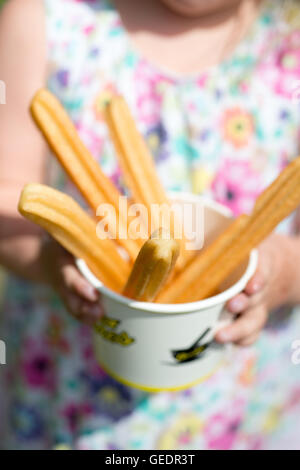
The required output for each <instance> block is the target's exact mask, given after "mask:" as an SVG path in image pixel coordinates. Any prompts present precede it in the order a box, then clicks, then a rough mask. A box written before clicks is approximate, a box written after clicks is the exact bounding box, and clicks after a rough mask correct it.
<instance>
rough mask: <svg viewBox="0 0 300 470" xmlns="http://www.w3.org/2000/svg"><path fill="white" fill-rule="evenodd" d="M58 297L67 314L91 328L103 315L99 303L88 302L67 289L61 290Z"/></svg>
mask: <svg viewBox="0 0 300 470" xmlns="http://www.w3.org/2000/svg"><path fill="white" fill-rule="evenodd" d="M60 296H61V298H62V300H63V302H64V305H65V307H66V309H67V310H68V312H69V313H70V314H71V315H72V316H73V317H74V318H76V320H79V321H81V322H83V323H86V324H87V325H90V326H93V325H94V324H95V323H96V322H97V321H98V320H99V319H100V318H101V317H102V316H103V315H104V312H103V309H102V306H101V303H100V302H89V301H87V300H85V299H83V298H82V297H80V296H79V295H76V294H74V293H73V292H72V291H70V290H69V289H68V288H63V289H62V291H61V292H60Z"/></svg>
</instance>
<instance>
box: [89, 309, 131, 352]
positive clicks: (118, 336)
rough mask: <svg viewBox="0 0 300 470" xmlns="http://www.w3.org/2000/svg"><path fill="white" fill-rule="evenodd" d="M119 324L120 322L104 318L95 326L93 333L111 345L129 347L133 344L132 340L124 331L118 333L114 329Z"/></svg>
mask: <svg viewBox="0 0 300 470" xmlns="http://www.w3.org/2000/svg"><path fill="white" fill-rule="evenodd" d="M120 324H121V321H120V320H116V319H115V318H110V317H108V316H106V315H105V316H104V317H102V318H101V320H100V321H99V322H98V323H97V324H96V325H95V327H94V328H95V331H96V332H97V333H98V334H99V335H101V336H102V338H104V339H106V340H107V341H110V342H111V343H117V344H119V345H120V346H130V345H131V344H132V343H134V342H135V339H134V338H131V337H130V336H129V334H128V333H127V332H126V331H121V332H120V333H118V332H117V331H116V328H117V327H118V326H119V325H120Z"/></svg>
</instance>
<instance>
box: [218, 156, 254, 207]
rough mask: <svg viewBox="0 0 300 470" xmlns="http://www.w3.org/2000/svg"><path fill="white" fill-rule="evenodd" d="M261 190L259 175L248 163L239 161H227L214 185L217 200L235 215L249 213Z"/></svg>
mask: <svg viewBox="0 0 300 470" xmlns="http://www.w3.org/2000/svg"><path fill="white" fill-rule="evenodd" d="M261 189H262V187H261V182H260V178H259V174H258V173H257V172H255V171H254V170H253V168H252V167H251V164H250V163H249V162H248V161H246V160H238V159H227V160H226V159H225V160H224V162H223V164H222V165H221V167H220V169H219V171H218V172H217V174H216V176H215V178H214V180H213V183H212V191H213V195H214V197H215V200H216V201H218V202H220V203H221V204H223V205H224V206H226V207H228V208H229V209H231V211H232V212H233V214H234V215H239V214H242V213H249V212H250V211H251V209H252V208H253V205H254V202H255V199H256V198H257V196H258V195H259V194H260V192H261Z"/></svg>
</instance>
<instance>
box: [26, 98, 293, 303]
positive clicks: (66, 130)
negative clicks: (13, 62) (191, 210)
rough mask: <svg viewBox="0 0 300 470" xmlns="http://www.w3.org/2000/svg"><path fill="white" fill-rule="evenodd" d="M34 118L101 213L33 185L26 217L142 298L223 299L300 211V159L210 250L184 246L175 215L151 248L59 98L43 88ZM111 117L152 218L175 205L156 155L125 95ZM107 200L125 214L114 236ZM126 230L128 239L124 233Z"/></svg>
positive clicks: (114, 102)
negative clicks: (244, 266) (241, 269)
mask: <svg viewBox="0 0 300 470" xmlns="http://www.w3.org/2000/svg"><path fill="white" fill-rule="evenodd" d="M31 113H32V116H33V118H34V120H35V122H36V124H37V126H38V127H39V129H40V130H41V132H42V133H43V135H44V137H45V139H46V141H47V142H48V145H49V147H50V148H51V150H52V151H53V153H54V155H55V156H56V157H57V159H58V161H59V162H60V163H61V165H62V166H63V168H64V169H65V171H66V173H67V174H68V176H69V177H70V178H71V180H72V181H73V183H74V184H75V185H76V186H77V188H78V189H79V191H80V192H81V194H82V195H83V197H84V198H85V200H86V202H87V203H88V204H89V206H90V208H91V209H92V210H93V214H92V215H89V214H88V213H87V212H86V211H85V210H83V209H82V208H81V207H80V206H79V205H78V204H77V203H76V202H75V201H74V200H72V198H70V197H69V196H67V195H65V194H63V193H61V192H59V191H57V190H55V189H52V188H49V187H47V186H45V185H40V184H29V185H27V186H26V187H25V188H24V190H23V192H22V194H21V198H20V202H19V211H20V212H21V214H22V215H23V216H24V217H26V218H28V219H29V220H31V221H33V222H35V223H37V224H38V225H40V226H41V227H43V228H44V229H45V230H46V231H48V232H49V233H50V234H51V235H52V237H53V238H54V239H56V240H57V241H58V242H59V243H60V244H61V245H62V246H64V247H65V248H66V249H67V250H68V251H69V252H70V253H72V254H73V255H74V256H75V257H79V258H82V259H84V260H85V261H86V263H87V264H88V266H89V267H90V269H91V270H92V271H93V272H94V274H95V275H96V276H97V277H98V278H99V279H100V280H101V281H102V282H103V283H104V284H105V285H106V286H107V287H109V288H110V289H112V290H114V291H116V292H119V293H122V294H123V295H125V296H127V297H130V298H132V299H136V300H141V301H148V302H151V301H155V302H161V303H187V302H194V301H198V300H202V299H204V298H207V297H209V296H211V295H213V294H214V292H215V291H216V289H218V288H219V286H220V285H221V284H222V283H223V282H224V281H225V280H226V278H227V277H228V276H229V275H230V274H231V273H232V272H233V271H234V270H235V269H236V268H237V267H238V266H239V265H240V264H241V263H242V262H243V261H244V260H245V259H246V258H247V257H248V256H249V253H250V251H251V250H252V249H253V248H255V247H256V246H257V245H259V244H260V243H261V242H262V241H263V240H264V239H265V238H266V237H267V236H268V235H269V234H270V233H271V232H272V231H273V230H274V228H275V227H276V226H277V225H278V224H279V223H280V222H281V221H282V220H283V219H284V218H286V217H287V216H288V215H289V214H290V213H291V212H293V211H294V210H295V209H296V208H297V207H298V205H299V204H300V157H299V158H297V159H295V160H294V161H293V162H292V163H290V165H289V166H288V167H287V168H286V169H285V170H283V171H282V173H281V174H280V175H279V177H278V178H277V179H276V180H275V181H274V182H273V183H272V184H271V186H269V187H268V188H267V189H266V190H265V191H264V192H263V193H262V194H261V195H260V196H259V198H258V199H257V201H256V204H255V207H254V210H253V212H252V214H251V215H241V216H240V217H238V218H237V219H236V220H234V221H233V222H232V224H231V225H230V226H229V227H228V228H227V229H226V230H225V231H224V232H223V233H222V234H220V235H219V236H218V237H217V238H216V240H215V241H214V242H213V243H212V244H211V245H209V246H208V247H207V248H205V250H203V251H200V252H193V251H189V250H187V249H186V244H185V240H184V239H181V240H178V239H175V233H174V232H175V227H177V226H178V224H180V223H181V221H180V220H178V219H177V218H176V216H175V215H174V213H173V212H172V211H170V214H171V217H170V218H169V222H170V226H169V227H168V228H166V227H160V226H158V227H155V229H156V230H155V231H154V233H152V235H151V234H150V233H149V227H151V228H152V225H151V224H150V223H149V220H145V219H144V221H143V222H144V224H145V227H146V228H145V227H144V228H145V230H146V232H147V234H148V237H150V238H149V239H148V240H147V241H146V242H144V240H143V239H142V238H139V237H134V238H130V236H129V232H128V225H129V222H128V221H129V220H130V204H129V203H128V201H127V202H126V201H125V205H124V201H123V205H122V210H120V204H119V202H120V197H121V194H120V192H119V191H118V189H117V188H116V187H115V186H114V185H113V183H112V182H111V181H110V180H109V178H108V177H107V176H106V175H105V174H104V173H103V171H102V170H101V168H100V166H99V165H98V163H97V162H96V161H95V160H94V158H93V156H92V155H91V154H90V152H89V151H88V149H87V148H86V147H85V145H84V144H83V142H82V141H81V140H80V138H79V136H78V134H77V131H76V128H75V126H74V125H73V123H72V122H71V120H70V118H69V117H68V115H67V113H66V112H65V110H64V109H63V107H62V106H61V104H60V103H59V101H58V100H57V99H56V98H55V97H54V96H53V95H52V94H51V93H50V92H49V91H47V90H44V89H42V90H40V91H39V92H38V93H37V94H36V95H35V97H34V99H33V101H32V105H31ZM104 115H105V119H106V122H107V125H108V128H109V131H110V135H111V138H112V141H113V143H114V146H115V149H116V154H117V156H118V160H119V164H120V168H121V170H122V172H123V177H124V181H125V183H126V185H127V186H128V189H129V190H130V193H131V197H132V201H133V202H134V203H138V204H140V205H143V206H144V207H145V208H146V214H147V217H149V216H150V214H151V213H152V207H153V205H156V206H162V205H164V206H167V207H170V201H169V200H168V197H167V195H166V192H165V190H164V188H163V186H162V184H161V182H160V180H159V177H158V175H157V173H156V170H155V165H154V162H153V159H152V156H151V154H150V152H149V150H148V149H147V146H146V144H145V142H144V140H143V138H142V136H141V135H140V133H139V132H138V130H137V127H136V125H135V122H134V120H133V118H132V115H131V113H130V111H129V108H128V106H127V104H126V102H125V100H124V99H123V98H122V97H120V96H115V97H114V98H112V99H111V101H110V102H109V103H108V105H107V107H106V110H105V113H104ZM123 199H124V198H123ZM103 203H105V204H110V205H111V206H112V207H113V208H114V210H115V211H116V214H117V215H118V224H119V225H118V227H117V231H116V234H117V235H116V236H115V237H114V239H111V238H110V237H109V236H107V233H105V231H104V230H103V228H102V227H101V226H100V228H99V225H98V224H97V219H96V214H97V209H98V207H99V205H100V204H103ZM124 231H125V233H126V234H127V236H126V237H120V236H118V234H120V233H124ZM99 232H100V233H99ZM180 233H182V231H180ZM110 235H111V234H110Z"/></svg>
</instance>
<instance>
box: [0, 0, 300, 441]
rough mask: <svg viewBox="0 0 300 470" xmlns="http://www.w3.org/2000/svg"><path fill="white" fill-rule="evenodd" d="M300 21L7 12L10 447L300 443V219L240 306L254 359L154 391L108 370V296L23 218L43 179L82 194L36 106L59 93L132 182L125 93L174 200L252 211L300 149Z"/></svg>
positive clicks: (189, 11) (249, 5)
mask: <svg viewBox="0 0 300 470" xmlns="http://www.w3.org/2000/svg"><path fill="white" fill-rule="evenodd" d="M299 21H300V18H299V13H298V5H297V1H296V0H291V1H289V2H283V1H281V0H272V1H269V0H211V1H209V2H208V1H204V0H144V1H139V2H137V1H134V0H115V1H114V2H113V4H112V3H109V2H108V1H107V0H86V1H78V0H26V1H24V0H22V1H21V0H10V1H8V3H7V4H6V5H5V6H4V8H3V11H2V14H1V18H0V43H1V48H0V74H1V76H0V78H1V80H3V81H4V82H5V83H6V86H7V97H6V101H7V104H6V105H1V106H0V115H1V117H0V134H1V141H0V178H1V186H0V215H1V224H0V260H1V264H2V265H4V266H5V267H6V268H8V269H9V270H10V271H11V272H13V273H14V274H15V276H16V277H10V279H9V281H8V285H7V290H6V294H5V299H4V308H3V314H2V317H3V326H2V330H1V334H0V337H1V339H3V340H5V341H6V344H7V366H5V367H3V368H1V371H0V373H1V378H2V379H4V382H5V385H4V388H3V389H2V390H3V398H2V401H1V403H2V411H5V413H4V415H5V417H3V419H2V420H1V424H2V432H3V439H2V440H1V442H2V444H3V443H4V444H3V446H4V447H5V448H14V449H21V448H26V449H29V448H34V449H43V448H49V447H53V446H59V448H61V446H70V447H71V448H75V449H93V448H97V449H272V448H277V449H278V448H292V449H299V448H300V444H299V438H298V436H299V416H300V385H299V378H300V368H299V366H298V367H297V360H295V358H296V356H297V355H296V356H295V353H297V351H296V350H293V347H295V348H296V347H297V344H298V343H297V340H298V339H299V338H300V317H299V313H298V312H297V308H294V309H291V308H288V307H287V306H288V305H289V306H292V305H294V306H296V305H297V304H298V303H299V301H300V289H299V286H300V262H299V261H300V239H299V238H298V236H297V216H294V217H292V218H290V219H289V220H288V221H287V222H285V223H284V224H283V225H282V230H281V233H276V234H274V235H272V236H271V237H270V238H269V239H268V240H266V241H265V242H264V243H263V244H262V246H261V247H260V249H259V251H260V261H259V266H258V269H257V272H256V274H255V275H254V277H253V278H252V279H251V280H250V282H249V283H248V285H247V287H246V289H245V291H244V292H243V293H242V294H240V295H238V296H236V297H235V298H234V299H232V300H231V301H230V302H229V303H228V310H229V311H230V312H232V314H234V315H236V314H237V313H238V314H239V317H238V319H237V320H236V321H235V322H234V323H233V325H232V326H230V327H227V328H226V329H224V330H222V331H221V332H220V333H219V334H218V336H217V338H216V339H217V340H218V341H219V342H223V343H226V342H233V343H235V344H236V345H239V346H250V345H252V347H250V348H246V349H242V348H237V349H236V350H235V352H234V355H233V357H232V358H231V362H230V363H228V364H227V366H226V367H224V368H222V369H221V370H220V371H219V372H218V373H216V374H215V375H214V376H213V377H212V378H211V379H210V380H208V381H207V382H206V383H204V384H201V385H199V386H196V387H194V388H192V389H190V390H187V391H184V392H176V393H159V394H149V393H145V392H140V391H137V390H134V389H131V388H128V387H125V386H123V385H120V384H119V383H117V382H115V381H114V380H113V379H111V378H110V377H109V376H108V375H106V374H105V373H104V371H103V370H101V368H100V367H99V366H98V365H97V363H96V361H95V359H94V357H93V352H92V346H91V341H90V331H91V330H90V327H89V325H90V324H92V323H94V322H95V321H96V320H97V319H98V318H99V317H100V316H101V314H102V311H101V299H99V298H98V295H97V293H96V292H95V290H94V289H93V288H92V287H91V286H90V285H89V284H88V283H87V281H85V280H84V279H83V278H82V277H81V276H80V274H79V273H78V271H77V270H76V268H75V265H74V261H73V259H72V257H71V256H70V255H69V254H68V253H65V252H64V251H63V250H62V249H61V248H60V247H59V246H57V245H56V244H55V243H54V242H52V241H51V242H47V243H45V242H44V238H43V236H42V233H41V231H40V230H39V229H38V228H37V227H35V226H33V225H31V224H29V223H27V222H26V221H25V220H23V219H22V218H20V217H19V215H18V214H17V209H16V208H17V201H18V197H19V194H20V191H21V188H22V187H23V185H24V184H25V183H26V182H29V181H47V182H48V183H49V184H51V185H55V186H57V187H60V188H62V187H63V188H64V190H65V191H68V192H70V193H74V191H75V190H74V188H73V187H72V186H71V185H70V184H69V182H68V181H67V180H66V179H65V178H64V175H63V174H61V173H60V172H59V171H58V170H57V168H56V167H55V168H54V167H53V165H52V160H51V159H50V160H49V163H51V167H50V166H49V164H48V160H47V159H46V154H47V152H46V151H45V146H44V143H43V141H42V139H41V137H40V134H39V133H38V132H37V131H36V129H35V127H34V125H33V124H32V122H31V119H30V117H29V113H28V106H29V102H30V100H31V98H32V96H33V95H34V93H35V91H36V90H37V89H38V88H40V87H42V86H45V84H47V85H48V87H49V88H50V89H51V90H52V91H53V92H54V93H55V94H56V95H57V96H58V97H59V99H60V100H61V101H62V103H63V105H64V106H65V107H66V108H67V110H68V112H69V113H70V115H71V116H72V119H73V121H74V122H75V123H76V126H77V129H78V131H79V133H80V135H81V137H82V139H83V141H84V142H85V143H86V145H87V146H88V147H89V148H90V150H91V151H92V153H93V155H94V156H95V158H97V159H98V160H99V162H100V163H101V166H102V168H103V169H104V171H105V172H106V173H107V174H108V175H109V176H110V177H111V178H112V180H113V181H114V182H115V183H116V184H117V185H118V186H120V187H122V183H123V182H122V177H121V174H120V171H119V168H118V166H117V163H116V159H115V156H114V152H113V150H112V146H111V145H110V143H109V139H108V134H107V130H106V127H105V125H104V123H103V119H102V111H101V103H103V104H104V103H105V102H106V100H107V98H109V97H110V96H111V94H112V93H116V92H119V93H122V94H123V95H124V96H125V97H126V99H127V101H128V102H129V105H130V107H131V110H132V112H133V114H134V116H135V118H136V120H137V122H138V123H139V126H140V128H141V131H142V132H143V134H144V136H145V138H146V140H147V142H148V145H149V146H150V148H151V150H152V153H153V156H154V158H155V161H156V164H157V169H158V171H159V174H160V177H161V179H162V181H163V183H164V185H165V187H166V188H167V189H168V190H178V191H180V190H185V191H193V192H195V193H201V194H205V195H207V196H210V197H212V198H214V199H216V200H217V201H219V202H221V203H223V204H225V205H227V206H228V207H230V208H231V209H232V211H233V212H234V214H235V215H238V214H239V213H242V212H245V211H246V212H248V211H249V210H250V209H251V207H252V206H253V203H254V201H255V199H256V197H257V196H258V194H259V193H260V192H261V191H262V189H263V188H264V187H265V186H266V185H268V184H269V183H270V182H271V181H272V180H273V179H274V178H275V177H276V175H277V174H278V173H279V172H280V171H281V170H282V168H283V167H284V166H285V165H286V164H287V163H288V162H289V160H290V159H292V158H294V157H295V156H297V152H298V150H299V148H298V147H299V120H300V116H299V111H300V108H299V98H300V92H299V90H300V88H299V87H300V31H299V26H300V23H299ZM99 103H100V104H99ZM21 278H23V280H21ZM49 287H51V288H52V289H49ZM54 292H55V293H56V294H54ZM57 294H58V295H57ZM279 307H281V308H280V309H279ZM274 310H276V313H275V312H274ZM271 312H274V313H272V314H271ZM264 327H265V328H264ZM263 328H264V329H263ZM259 335H260V338H259V339H258V337H259ZM4 401H5V402H6V404H5V405H4Z"/></svg>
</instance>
